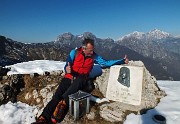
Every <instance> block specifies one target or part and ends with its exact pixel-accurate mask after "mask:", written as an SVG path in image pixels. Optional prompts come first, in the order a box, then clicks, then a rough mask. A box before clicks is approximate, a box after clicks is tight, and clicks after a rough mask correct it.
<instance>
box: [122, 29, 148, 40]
mask: <svg viewBox="0 0 180 124" xmlns="http://www.w3.org/2000/svg"><path fill="white" fill-rule="evenodd" d="M144 35H145V33H144V32H138V31H134V32H133V33H130V34H128V35H125V36H124V37H122V38H120V40H123V39H126V38H129V37H133V38H137V39H142V38H143V36H144Z"/></svg>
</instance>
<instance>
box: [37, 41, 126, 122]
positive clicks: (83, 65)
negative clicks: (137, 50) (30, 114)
mask: <svg viewBox="0 0 180 124" xmlns="http://www.w3.org/2000/svg"><path fill="white" fill-rule="evenodd" d="M94 63H95V64H99V65H100V66H102V67H110V66H112V65H117V64H118V65H119V64H127V63H128V59H127V57H126V55H125V57H124V58H123V59H120V60H109V61H107V60H105V59H103V58H102V57H101V56H99V55H97V54H96V53H95V52H94V41H93V40H92V39H85V40H84V41H83V43H82V47H80V48H78V49H74V50H72V51H71V52H70V55H69V56H68V58H67V62H66V65H65V67H64V69H65V73H66V74H65V76H64V78H63V79H62V81H61V83H60V84H59V87H58V89H57V90H56V92H55V94H54V96H53V98H52V100H51V101H50V102H49V103H48V104H47V106H46V107H45V108H44V111H43V112H42V114H41V116H40V117H39V118H38V120H37V122H35V123H33V124H48V123H56V122H61V121H62V120H63V115H64V112H65V110H67V108H68V102H69V99H68V95H71V94H73V93H75V92H77V91H79V90H83V89H84V88H85V87H86V85H87V79H88V76H89V74H90V72H91V70H92V68H93V65H94Z"/></svg>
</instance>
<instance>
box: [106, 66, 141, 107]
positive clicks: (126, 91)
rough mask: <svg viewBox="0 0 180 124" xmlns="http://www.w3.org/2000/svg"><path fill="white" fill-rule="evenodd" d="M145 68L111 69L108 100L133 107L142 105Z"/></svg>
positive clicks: (125, 67) (107, 93)
mask: <svg viewBox="0 0 180 124" xmlns="http://www.w3.org/2000/svg"><path fill="white" fill-rule="evenodd" d="M142 82H143V67H136V66H122V65H115V66H112V67H111V68H110V74H109V80H108V85H107V91H106V98H108V99H109V100H113V101H119V102H123V103H126V104H131V105H140V104H141V95H142Z"/></svg>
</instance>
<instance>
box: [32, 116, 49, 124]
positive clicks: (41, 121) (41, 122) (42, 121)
mask: <svg viewBox="0 0 180 124" xmlns="http://www.w3.org/2000/svg"><path fill="white" fill-rule="evenodd" d="M31 124H47V120H46V119H45V118H44V117H43V116H42V115H41V116H40V117H39V118H38V119H37V120H36V122H33V123H31Z"/></svg>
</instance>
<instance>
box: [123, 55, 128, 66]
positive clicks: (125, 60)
mask: <svg viewBox="0 0 180 124" xmlns="http://www.w3.org/2000/svg"><path fill="white" fill-rule="evenodd" d="M124 62H125V64H128V63H129V59H128V58H127V55H125V56H124Z"/></svg>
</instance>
